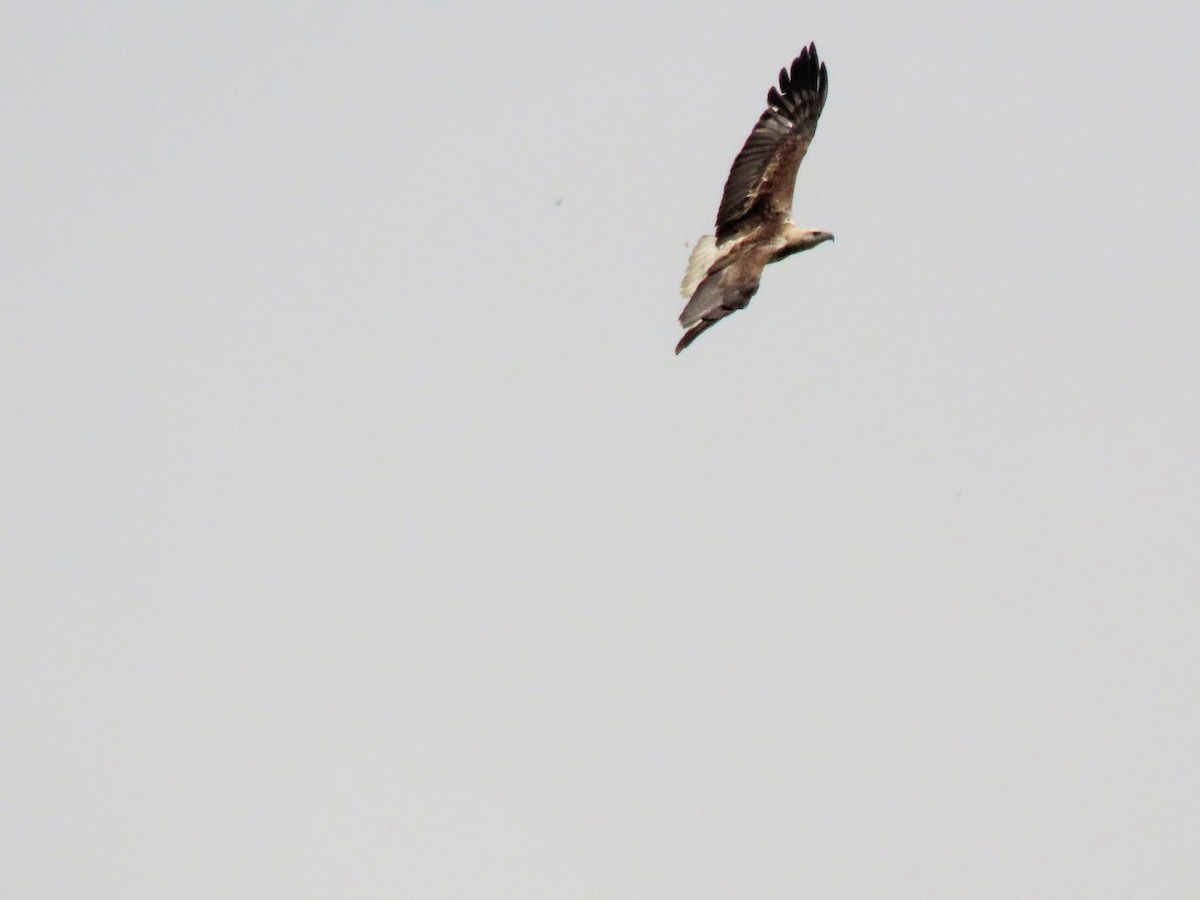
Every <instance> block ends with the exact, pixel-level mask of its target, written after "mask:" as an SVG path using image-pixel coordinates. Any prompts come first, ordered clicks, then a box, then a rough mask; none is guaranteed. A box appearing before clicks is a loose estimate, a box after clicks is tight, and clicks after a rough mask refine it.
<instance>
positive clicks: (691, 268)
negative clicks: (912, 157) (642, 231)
mask: <svg viewBox="0 0 1200 900" xmlns="http://www.w3.org/2000/svg"><path fill="white" fill-rule="evenodd" d="M828 90H829V76H828V74H827V73H826V71H825V65H824V63H819V62H818V60H817V48H816V46H814V45H812V44H810V45H809V46H807V47H805V48H804V49H803V50H801V51H800V55H799V56H798V57H796V59H795V60H794V61H793V62H792V65H791V70H790V72H789V70H788V69H782V70H780V72H779V90H776V89H775V88H771V90H770V91H769V92H768V93H767V109H766V111H765V112H764V113H763V114H762V116H760V117H759V120H758V124H757V125H755V126H754V130H753V131H751V132H750V136H749V137H748V138H747V139H746V143H745V145H744V146H743V147H742V150H741V152H740V153H739V154H738V155H737V158H736V159H735V160H734V161H733V167H732V168H731V169H730V170H729V178H728V179H727V180H726V182H725V190H724V193H723V194H722V196H721V206H720V209H719V210H718V212H717V227H716V233H715V234H713V235H705V236H704V237H702V238H700V240H699V241H697V243H696V247H695V248H694V249H693V250H692V256H691V259H690V260H688V268H687V273H686V274H685V275H684V278H683V284H682V286H681V288H680V293H682V294H683V296H684V297H686V298H688V303H687V305H686V306H685V307H684V308H683V312H682V313H681V314H680V316H679V323H680V324H681V325H682V326H683V327H684V328H686V329H687V333H686V334H684V336H683V338H682V339H681V340H680V341H679V344H678V346H676V347H675V352H676V353H679V352H680V351H681V350H683V348H684V347H687V346H688V345H689V344H691V342H692V341H694V340H695V339H696V338H697V337H699V336H700V334H702V333H703V332H704V331H707V330H708V329H709V328H711V327H712V326H713V325H715V324H716V323H717V322H719V321H720V320H721V319H723V318H725V316H727V315H729V314H730V313H733V312H736V311H737V310H739V309H744V308H745V307H746V305H747V304H749V302H750V298H751V297H753V296H754V293H755V291H757V290H758V285H759V281H760V280H761V278H762V272H763V269H764V268H765V267H766V266H767V264H768V263H773V262H778V261H779V260H781V259H785V258H787V257H788V256H791V255H792V254H793V253H799V252H801V251H802V250H808V249H810V248H812V247H815V246H816V245H817V244H820V243H823V242H824V241H831V240H833V235H832V234H830V233H829V232H827V231H820V230H818V229H815V228H799V227H797V226H796V225H794V224H792V220H791V213H792V194H793V193H794V192H795V188H796V172H797V170H798V169H799V168H800V161H801V160H802V159H804V154H805V152H806V151H807V150H808V145H809V144H810V143H811V142H812V139H813V135H814V134H815V133H816V130H817V120H818V119H819V118H820V116H821V110H822V109H823V108H824V107H825V96H826V93H827V92H828Z"/></svg>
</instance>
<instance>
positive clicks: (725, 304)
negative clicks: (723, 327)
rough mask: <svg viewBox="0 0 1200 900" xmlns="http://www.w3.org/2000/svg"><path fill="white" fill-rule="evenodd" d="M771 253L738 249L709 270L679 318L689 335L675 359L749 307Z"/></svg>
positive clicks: (683, 340)
mask: <svg viewBox="0 0 1200 900" xmlns="http://www.w3.org/2000/svg"><path fill="white" fill-rule="evenodd" d="M768 252H769V250H765V249H763V248H761V247H744V248H738V249H736V250H734V251H733V252H732V253H730V254H729V256H727V257H726V258H725V259H723V260H721V261H720V262H718V263H717V264H716V265H714V266H713V267H712V268H711V269H709V271H708V274H707V275H705V276H704V280H703V281H701V282H700V286H699V287H698V288H696V292H695V293H694V294H692V297H691V299H690V300H688V302H687V306H685V307H684V308H683V312H682V313H680V314H679V324H680V325H682V326H683V327H684V328H686V329H687V334H685V335H684V336H683V337H682V338H680V340H679V343H678V344H677V345H676V347H675V353H676V355H678V354H679V353H680V351H682V350H684V349H685V348H686V347H687V346H688V345H689V344H691V343H692V341H694V340H695V339H696V338H698V337H699V336H700V335H701V334H703V333H704V332H706V331H708V329H710V328H712V327H713V326H714V325H716V324H717V323H718V322H720V321H721V320H722V319H724V318H725V317H726V316H728V315H731V314H733V313H735V312H737V311H738V310H739V309H745V308H746V307H747V306H748V305H749V304H750V298H751V297H753V296H754V294H755V292H756V291H757V290H758V283H759V280H760V279H761V278H762V270H763V267H764V266H765V265H766V254H767V253H768Z"/></svg>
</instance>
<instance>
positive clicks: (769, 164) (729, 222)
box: [717, 44, 829, 243]
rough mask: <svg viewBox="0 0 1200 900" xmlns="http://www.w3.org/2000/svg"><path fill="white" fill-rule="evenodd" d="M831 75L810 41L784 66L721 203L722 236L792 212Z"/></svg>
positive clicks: (731, 173) (735, 163) (731, 172)
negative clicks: (798, 175)
mask: <svg viewBox="0 0 1200 900" xmlns="http://www.w3.org/2000/svg"><path fill="white" fill-rule="evenodd" d="M828 91H829V75H828V73H827V72H826V71H825V64H824V63H822V62H819V61H818V60H817V46H816V44H809V45H808V46H807V47H805V48H804V49H803V50H801V51H800V55H799V56H797V57H796V58H795V60H793V61H792V66H791V71H790V72H789V71H788V70H787V69H780V70H779V90H776V89H775V88H771V90H770V91H769V92H768V93H767V109H766V111H765V112H763V114H762V116H760V117H759V120H758V124H757V125H755V126H754V130H753V131H751V132H750V136H749V137H748V138H746V143H745V144H744V145H743V146H742V150H741V152H740V153H738V155H737V158H736V159H735V160H734V161H733V167H732V168H731V169H730V170H729V178H728V179H727V180H726V182H725V192H724V193H723V194H722V195H721V208H720V210H719V211H718V212H717V241H718V243H720V242H723V241H725V240H726V239H727V238H729V237H731V236H733V235H735V234H738V233H739V232H742V231H746V230H748V229H750V228H752V227H754V226H756V225H758V224H759V223H760V222H761V221H762V220H763V219H774V220H776V221H783V220H785V219H787V217H788V216H789V215H790V214H791V211H792V194H793V193H794V192H795V189H796V170H797V169H798V168H800V161H801V160H802V159H804V154H805V152H806V151H807V150H808V145H809V144H810V143H811V142H812V139H813V135H814V134H815V133H816V130H817V120H818V119H819V118H820V117H821V110H822V109H824V107H825V96H826V94H827V93H828Z"/></svg>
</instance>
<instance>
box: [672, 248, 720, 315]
mask: <svg viewBox="0 0 1200 900" xmlns="http://www.w3.org/2000/svg"><path fill="white" fill-rule="evenodd" d="M716 261H717V239H716V237H714V236H713V235H711V234H706V235H704V237H702V238H700V240H698V241H696V246H695V247H693V248H692V255H691V257H689V258H688V264H687V272H685V273H684V276H683V284H681V285H680V286H679V293H680V294H681V295H682V296H683V297H685V298H687V299H691V296H692V294H694V293H696V288H697V287H699V286H700V282H701V281H703V280H704V276H705V275H707V274H708V270H709V269H710V268H712V264H713V263H714V262H716Z"/></svg>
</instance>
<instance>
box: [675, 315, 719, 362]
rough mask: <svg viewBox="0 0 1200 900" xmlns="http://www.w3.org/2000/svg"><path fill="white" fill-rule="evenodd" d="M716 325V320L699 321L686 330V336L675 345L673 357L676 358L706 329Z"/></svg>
mask: <svg viewBox="0 0 1200 900" xmlns="http://www.w3.org/2000/svg"><path fill="white" fill-rule="evenodd" d="M716 324H717V320H716V319H701V320H700V321H699V322H697V323H696V324H695V325H693V326H692V327H691V328H689V329H688V331H687V334H685V335H684V336H683V337H681V338H680V339H679V343H678V344H676V345H675V355H676V356H678V355H679V354H680V353H681V352H683V351H684V350H686V349H687V348H688V347H690V346H691V345H692V341H694V340H695V339H696V338H698V337H700V335H702V334H703V333H704V332H706V331H708V329H710V328H712V327H713V326H714V325H716Z"/></svg>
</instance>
